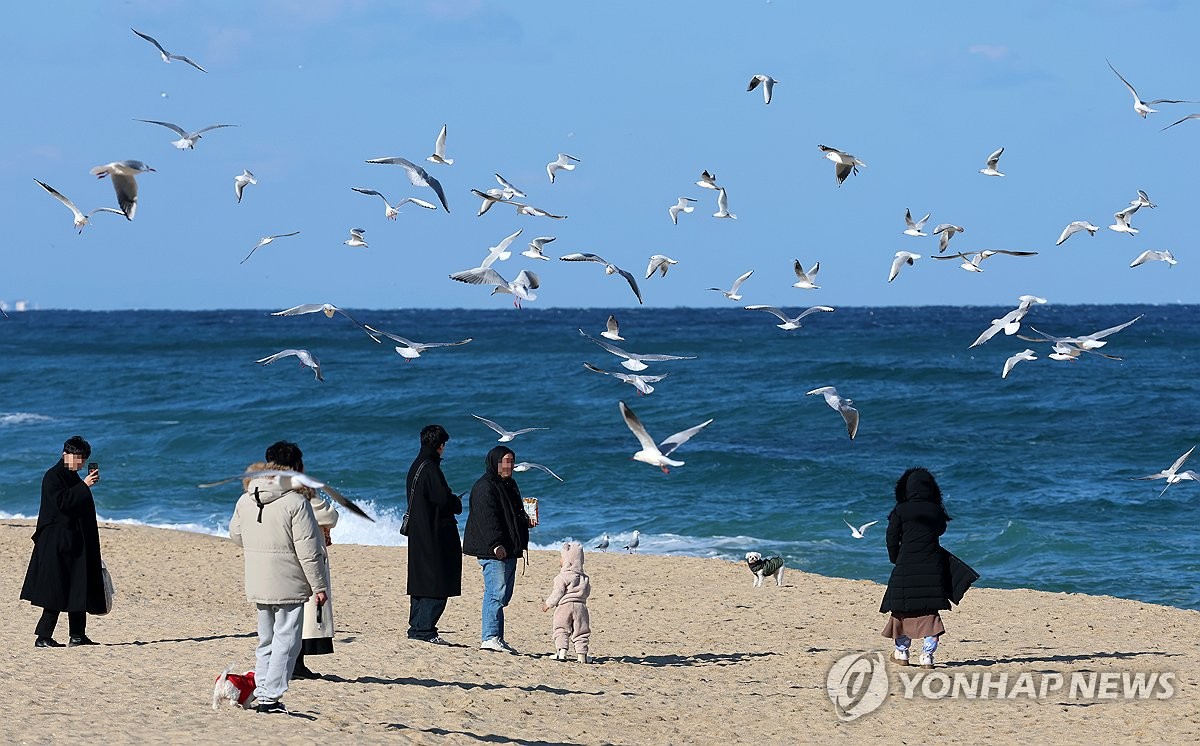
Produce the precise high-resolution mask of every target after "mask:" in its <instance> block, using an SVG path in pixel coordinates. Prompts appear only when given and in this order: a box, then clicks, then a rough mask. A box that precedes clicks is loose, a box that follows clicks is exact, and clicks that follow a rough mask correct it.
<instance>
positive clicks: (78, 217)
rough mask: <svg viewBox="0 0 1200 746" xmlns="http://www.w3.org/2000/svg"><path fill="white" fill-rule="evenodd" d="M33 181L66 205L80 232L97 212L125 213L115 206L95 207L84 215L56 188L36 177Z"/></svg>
mask: <svg viewBox="0 0 1200 746" xmlns="http://www.w3.org/2000/svg"><path fill="white" fill-rule="evenodd" d="M34 181H35V182H37V185H38V186H40V187H41V188H42V189H45V190H46V191H47V192H49V193H50V196H51V197H53V198H54V199H56V200H58V201H59V202H61V203H63V204H64V205H66V207H67V209H68V210H70V211H71V214H72V215H74V216H75V227H76V228H78V229H79V232H80V233H83V227H84V226H85V225H87V224H88V220H90V219H91V217H92V216H93V215H95V214H96V213H98V212H111V213H113V214H114V215H124V214H125V213H123V212H121V211H120V210H118V209H116V208H115V207H97V208H96V209H95V210H92V211H91V212H89V213H88V214H86V215H84V214H83V212H81V211H80V209H79V208H78V207H76V206H75V203H74V202H72V201H71V200H69V199H67V198H66V197H65V196H64V195H63V194H62V193H61V192H59V191H58V190H57V189H55V188H54V187H52V186H50V185H49V184H46V183H44V182H41V181H38V180H37V179H34Z"/></svg>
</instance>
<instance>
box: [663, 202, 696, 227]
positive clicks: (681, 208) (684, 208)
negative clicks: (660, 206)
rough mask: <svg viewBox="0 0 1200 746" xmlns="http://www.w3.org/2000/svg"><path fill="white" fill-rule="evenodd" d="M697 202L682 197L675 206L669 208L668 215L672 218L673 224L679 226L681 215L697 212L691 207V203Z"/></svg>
mask: <svg viewBox="0 0 1200 746" xmlns="http://www.w3.org/2000/svg"><path fill="white" fill-rule="evenodd" d="M695 201H696V200H694V199H692V198H691V197H680V198H679V200H678V201H677V202H676V203H675V204H673V205H671V206H670V207H668V208H667V214H668V215H670V216H671V222H672V223H674V224H675V225H679V213H681V212H695V211H696V208H695V207H692V205H691V203H692V202H695Z"/></svg>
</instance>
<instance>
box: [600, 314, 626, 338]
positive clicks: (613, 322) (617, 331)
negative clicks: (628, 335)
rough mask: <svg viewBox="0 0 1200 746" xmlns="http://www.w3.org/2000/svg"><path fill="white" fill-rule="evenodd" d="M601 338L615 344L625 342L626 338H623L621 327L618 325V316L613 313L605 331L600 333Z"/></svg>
mask: <svg viewBox="0 0 1200 746" xmlns="http://www.w3.org/2000/svg"><path fill="white" fill-rule="evenodd" d="M600 336H601V337H604V338H605V339H611V340H613V341H614V342H624V341H625V338H624V337H622V336H621V327H620V326H619V325H618V324H617V317H616V316H614V315H613V314H611V313H610V314H609V315H608V321H606V322H605V323H604V331H602V332H600Z"/></svg>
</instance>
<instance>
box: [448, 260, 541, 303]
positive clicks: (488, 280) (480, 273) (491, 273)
mask: <svg viewBox="0 0 1200 746" xmlns="http://www.w3.org/2000/svg"><path fill="white" fill-rule="evenodd" d="M450 279H451V280H457V281H458V282H465V283H467V284H468V285H495V287H494V288H492V295H495V294H496V293H510V294H512V296H513V306H514V307H515V308H520V307H521V301H523V300H527V301H534V300H537V295H536V294H535V293H534V292H533V291H534V290H537V289H538V288H539V287H541V280H539V279H538V276H537V275H536V274H534V273H533V272H530V271H529V270H527V269H523V270H521V272H520V273H519V274H518V275H517V278H516V279H515V280H513V281H512V282H509V281H508V280H506V279H504V278H503V277H501V276H500V273H499V272H497V271H496V270H494V269H492V268H491V267H475V268H474V269H468V270H464V271H462V272H455V273H454V274H452V275H450Z"/></svg>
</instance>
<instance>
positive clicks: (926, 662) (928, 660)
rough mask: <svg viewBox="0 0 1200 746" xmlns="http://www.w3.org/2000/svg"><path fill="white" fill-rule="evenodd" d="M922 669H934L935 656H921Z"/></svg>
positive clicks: (926, 654) (930, 654) (924, 654)
mask: <svg viewBox="0 0 1200 746" xmlns="http://www.w3.org/2000/svg"><path fill="white" fill-rule="evenodd" d="M921 668H933V654H932V653H922V654H921Z"/></svg>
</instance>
